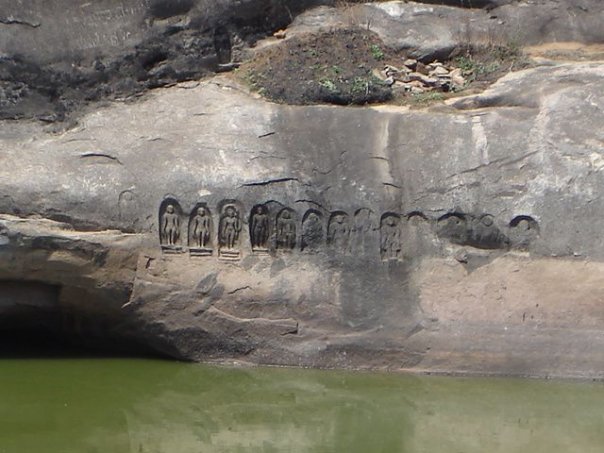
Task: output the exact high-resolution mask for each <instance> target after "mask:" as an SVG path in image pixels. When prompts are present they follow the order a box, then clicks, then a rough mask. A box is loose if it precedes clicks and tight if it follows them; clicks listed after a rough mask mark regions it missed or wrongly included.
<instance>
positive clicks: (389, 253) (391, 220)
mask: <svg viewBox="0 0 604 453" xmlns="http://www.w3.org/2000/svg"><path fill="white" fill-rule="evenodd" d="M380 254H381V257H382V260H384V261H390V260H401V259H402V243H401V218H400V216H399V215H398V214H395V213H393V212H386V213H385V214H384V215H382V218H381V220H380Z"/></svg>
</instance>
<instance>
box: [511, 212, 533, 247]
mask: <svg viewBox="0 0 604 453" xmlns="http://www.w3.org/2000/svg"><path fill="white" fill-rule="evenodd" d="M537 236H539V224H538V223H537V221H536V220H535V219H533V218H532V217H530V216H527V215H519V216H516V217H514V218H513V219H512V221H511V222H510V241H511V244H512V246H513V247H515V248H519V249H527V248H528V247H529V245H530V244H531V242H532V241H533V240H535V239H536V238H537Z"/></svg>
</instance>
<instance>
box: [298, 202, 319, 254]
mask: <svg viewBox="0 0 604 453" xmlns="http://www.w3.org/2000/svg"><path fill="white" fill-rule="evenodd" d="M321 245H323V214H321V213H320V212H319V211H317V210H316V209H309V210H308V211H306V214H304V217H303V219H302V244H301V249H302V250H306V251H317V250H318V249H319V247H321Z"/></svg>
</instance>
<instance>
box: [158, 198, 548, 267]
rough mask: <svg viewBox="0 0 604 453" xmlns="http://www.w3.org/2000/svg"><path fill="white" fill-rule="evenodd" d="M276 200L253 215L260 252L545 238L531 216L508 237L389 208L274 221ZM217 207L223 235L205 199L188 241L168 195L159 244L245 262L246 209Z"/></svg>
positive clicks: (448, 217) (287, 214)
mask: <svg viewBox="0 0 604 453" xmlns="http://www.w3.org/2000/svg"><path fill="white" fill-rule="evenodd" d="M268 203H269V202H267V203H263V204H256V205H254V207H253V208H252V209H251V211H250V216H249V222H248V227H249V240H250V245H251V250H252V253H254V254H260V255H263V254H266V255H268V254H269V250H270V249H271V248H273V247H274V248H275V249H276V250H280V251H287V252H291V251H293V250H295V249H296V246H297V244H298V238H300V242H299V243H300V250H302V251H306V252H318V251H320V249H321V248H322V247H324V246H325V245H327V247H328V248H330V249H331V250H334V251H337V252H338V253H344V254H350V253H352V254H354V255H356V256H366V255H367V254H374V256H375V254H376V253H377V250H378V232H379V253H380V257H381V259H382V260H383V261H390V260H402V259H403V245H404V249H405V255H406V256H409V257H413V256H416V255H418V256H419V255H422V254H426V253H430V252H431V251H432V252H438V250H439V247H440V245H439V244H440V241H438V240H436V239H437V237H438V238H440V239H447V240H449V241H450V242H452V243H454V244H458V245H464V246H465V245H467V246H471V247H475V248H481V249H486V250H495V249H504V250H505V249H509V247H510V246H511V247H514V248H517V249H527V248H528V247H529V245H530V244H531V242H532V241H533V240H535V238H537V237H538V236H539V235H540V230H539V224H538V223H537V221H536V220H535V219H534V218H533V217H530V216H527V215H519V216H516V217H514V218H513V219H512V220H511V222H510V223H509V224H508V225H507V227H506V229H505V231H506V234H504V233H503V232H502V231H501V230H500V229H499V227H498V226H497V224H496V221H495V218H494V217H493V216H492V215H490V214H467V213H463V212H450V213H447V214H445V215H443V216H441V217H440V218H438V219H437V220H436V221H434V220H432V219H430V218H428V217H427V216H426V215H424V214H423V213H422V212H420V211H413V212H411V213H409V214H406V215H404V216H403V215H402V214H399V213H396V212H390V211H388V212H385V213H384V214H383V215H382V216H381V217H380V220H379V224H378V222H377V221H376V222H374V214H373V211H371V210H370V209H368V208H361V209H358V210H357V211H355V213H354V216H349V215H348V213H346V212H345V211H334V212H332V213H331V215H330V217H329V220H328V221H327V222H326V223H327V225H326V227H325V226H324V220H323V219H324V217H323V213H322V212H321V211H319V210H317V209H314V208H311V209H308V210H307V211H306V213H305V214H304V216H303V217H302V221H301V222H300V218H299V217H298V213H297V212H296V211H295V210H293V209H291V208H288V207H283V208H282V209H281V210H280V211H278V212H277V214H276V215H275V216H274V217H272V216H271V212H270V210H269V206H268ZM216 210H217V211H218V216H219V221H218V228H217V230H218V232H217V234H216V233H215V229H214V225H215V223H214V217H213V216H212V211H211V210H210V208H209V207H208V205H207V203H202V202H200V203H197V204H196V205H195V206H194V207H193V209H192V210H191V211H190V213H189V214H188V216H189V217H188V218H189V220H188V234H187V236H186V239H183V238H182V235H181V234H182V229H183V224H182V223H183V220H182V219H183V218H185V219H186V217H184V216H185V213H184V212H183V210H182V207H181V205H180V203H179V202H178V200H177V199H176V198H174V197H166V198H165V199H164V200H163V201H162V202H161V204H160V207H159V240H160V245H161V248H162V250H163V251H164V253H182V252H184V251H186V250H188V251H189V254H190V255H191V256H199V257H204V256H211V255H213V253H214V250H215V249H217V250H218V256H219V257H220V258H222V259H226V260H237V259H239V258H241V254H242V240H243V238H244V237H245V238H246V237H247V234H243V235H242V231H243V225H244V219H243V218H242V215H241V213H242V212H243V207H242V206H241V205H240V203H239V202H237V201H235V200H225V201H223V202H221V203H220V204H219V205H218V207H217V208H216ZM184 227H186V225H185V226H184ZM246 232H247V230H246ZM368 245H369V246H368ZM372 250H373V251H372Z"/></svg>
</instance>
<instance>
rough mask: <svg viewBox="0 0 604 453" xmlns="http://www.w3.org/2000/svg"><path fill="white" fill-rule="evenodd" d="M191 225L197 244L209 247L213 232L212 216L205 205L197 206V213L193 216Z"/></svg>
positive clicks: (201, 246) (200, 246)
mask: <svg viewBox="0 0 604 453" xmlns="http://www.w3.org/2000/svg"><path fill="white" fill-rule="evenodd" d="M191 227H192V229H193V240H194V241H195V245H196V246H197V247H199V248H208V246H209V245H210V238H211V234H212V218H211V217H210V215H209V213H208V210H207V209H206V208H205V207H203V206H201V207H199V208H197V215H196V216H195V217H193V220H192V223H191Z"/></svg>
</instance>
